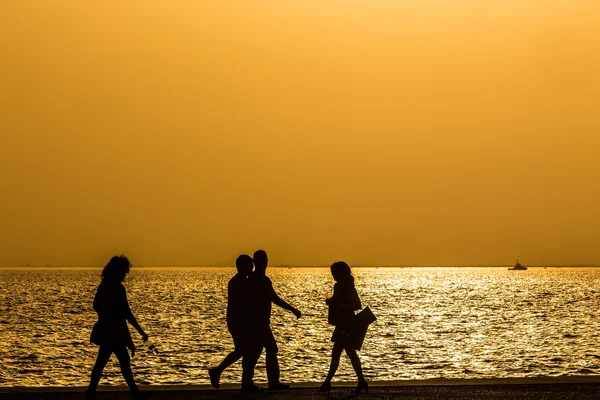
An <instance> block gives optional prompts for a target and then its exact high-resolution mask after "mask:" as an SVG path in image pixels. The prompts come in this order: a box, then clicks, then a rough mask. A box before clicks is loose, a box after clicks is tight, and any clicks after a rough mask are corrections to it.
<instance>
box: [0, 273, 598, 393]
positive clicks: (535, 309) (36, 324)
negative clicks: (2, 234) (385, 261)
mask: <svg viewBox="0 0 600 400" xmlns="http://www.w3.org/2000/svg"><path fill="white" fill-rule="evenodd" d="M99 272H100V270H99V269H14V268H13V269H9V268H4V269H0V386H21V385H31V386H45V385H85V384H87V381H88V376H89V372H90V370H91V367H92V364H93V362H94V359H95V355H96V351H97V347H96V346H94V345H93V344H91V343H89V334H90V329H91V327H92V325H93V324H94V322H95V320H96V314H95V313H94V312H93V310H92V307H91V305H92V299H93V296H94V293H95V289H96V287H97V285H98V283H99V276H98V275H99ZM233 273H234V269H233V268H223V269H216V268H182V269H167V268H134V269H133V270H132V272H131V274H130V275H129V277H128V278H127V281H126V282H125V284H126V287H127V290H128V296H129V300H130V303H131V306H132V309H133V311H134V313H135V314H136V316H137V318H138V320H139V321H140V323H141V324H142V326H143V327H144V328H145V329H146V331H147V332H148V334H149V335H150V336H151V338H152V339H154V340H156V341H157V342H158V348H159V350H160V351H159V353H158V354H153V353H152V352H150V351H147V350H145V349H144V348H142V347H143V345H142V342H141V340H140V338H139V336H137V333H136V332H135V331H134V330H133V329H131V330H132V335H133V336H134V340H136V339H137V340H136V343H137V345H138V346H139V347H140V349H139V351H138V354H136V357H135V359H134V360H133V366H134V373H135V375H136V378H137V380H138V381H139V382H140V383H144V384H182V383H208V379H207V373H206V369H207V368H208V367H209V366H213V365H216V364H218V363H219V362H220V361H221V359H222V358H223V357H224V356H225V355H226V354H227V352H228V351H230V350H231V349H232V343H231V339H230V337H229V336H228V334H227V330H226V326H225V306H226V294H227V293H226V291H227V289H226V287H227V282H228V280H229V278H230V277H231V276H232V275H233ZM354 273H355V276H356V282H357V289H358V292H359V294H360V295H361V298H362V300H363V304H364V305H369V306H371V308H372V309H373V312H374V313H375V314H376V315H377V316H378V318H379V319H378V321H377V322H376V323H375V324H374V325H372V327H371V329H370V331H369V333H368V336H367V339H366V341H365V345H364V347H363V351H362V352H361V353H360V356H361V359H362V362H363V367H364V370H365V374H366V376H367V378H368V379H372V380H375V379H377V380H391V379H425V378H459V377H468V378H474V377H509V376H510V377H521V376H557V375H574V374H598V373H600V336H599V333H598V332H599V328H600V322H599V320H598V318H597V314H598V309H599V308H600V296H599V294H598V288H599V284H600V269H595V268H589V269H575V268H573V269H553V268H548V269H530V270H528V271H524V272H522V271H507V270H506V269H505V268H435V269H432V268H410V269H409V268H404V269H402V268H380V269H374V268H373V269H367V268H365V269H355V271H354ZM268 274H269V276H270V277H271V279H272V280H273V283H274V286H275V289H276V290H277V291H278V293H279V294H280V296H281V297H283V298H284V299H287V300H288V301H289V302H290V303H292V304H293V305H295V306H296V307H298V308H299V309H300V310H301V311H302V312H303V314H304V316H303V317H302V318H301V319H300V320H296V319H295V318H294V317H293V315H291V314H290V313H287V312H284V311H283V310H281V309H279V308H277V307H275V308H274V313H273V318H272V325H273V330H274V332H275V336H276V338H277V339H278V342H279V348H280V364H281V367H282V379H283V380H284V381H288V382H306V381H320V380H322V379H323V377H324V376H325V374H326V372H327V368H328V363H329V352H330V350H331V342H330V341H329V340H330V337H331V332H332V327H331V326H329V325H327V317H326V316H327V312H326V311H327V310H326V306H325V303H324V299H325V296H326V294H327V292H328V291H330V290H331V288H332V285H333V282H332V280H331V278H330V274H329V271H328V270H327V269H325V268H323V269H314V268H306V269H277V268H270V269H269V270H268ZM259 366H260V370H259V371H258V373H257V379H258V380H259V381H264V380H265V379H266V378H265V370H264V359H263V360H261V361H260V362H259ZM240 373H241V371H240V366H239V364H236V365H234V366H233V367H232V368H231V369H230V370H228V371H226V372H225V374H224V375H223V382H239V377H240ZM105 374H106V376H105V378H104V379H103V381H102V382H103V383H109V384H116V383H118V384H122V383H123V380H122V377H121V376H120V374H119V370H118V367H117V363H116V361H114V362H111V363H109V365H108V366H107V368H106V370H105ZM337 379H339V380H353V379H354V375H353V372H352V369H351V366H350V363H349V361H348V360H347V358H345V356H344V357H343V358H342V364H341V366H340V370H339V372H338V375H337Z"/></svg>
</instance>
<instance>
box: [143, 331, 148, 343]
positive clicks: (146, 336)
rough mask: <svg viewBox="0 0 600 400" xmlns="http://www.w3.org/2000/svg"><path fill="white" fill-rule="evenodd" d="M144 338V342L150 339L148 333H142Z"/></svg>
mask: <svg viewBox="0 0 600 400" xmlns="http://www.w3.org/2000/svg"><path fill="white" fill-rule="evenodd" d="M142 340H143V341H144V342H147V341H148V335H146V333H142Z"/></svg>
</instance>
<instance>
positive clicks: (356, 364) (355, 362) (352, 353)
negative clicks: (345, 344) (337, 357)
mask: <svg viewBox="0 0 600 400" xmlns="http://www.w3.org/2000/svg"><path fill="white" fill-rule="evenodd" d="M345 350H346V354H348V357H350V361H351V362H352V368H354V372H355V373H356V377H357V378H358V381H359V382H365V376H364V375H363V371H362V365H361V364H360V358H359V357H358V353H357V352H356V350H354V349H350V348H347V349H345Z"/></svg>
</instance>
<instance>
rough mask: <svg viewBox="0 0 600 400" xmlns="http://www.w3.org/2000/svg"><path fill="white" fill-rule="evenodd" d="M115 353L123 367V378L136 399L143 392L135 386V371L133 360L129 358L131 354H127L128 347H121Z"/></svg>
mask: <svg viewBox="0 0 600 400" xmlns="http://www.w3.org/2000/svg"><path fill="white" fill-rule="evenodd" d="M113 351H114V353H115V355H116V356H117V358H118V359H119V365H120V366H121V374H123V378H125V382H127V386H129V390H131V393H133V395H134V397H136V396H137V395H139V394H140V393H141V392H140V389H139V388H138V387H137V385H136V384H135V380H134V379H133V371H131V360H130V358H129V353H128V352H127V347H125V346H119V347H117V348H115V349H114V350H113Z"/></svg>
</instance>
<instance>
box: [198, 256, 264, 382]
mask: <svg viewBox="0 0 600 400" xmlns="http://www.w3.org/2000/svg"><path fill="white" fill-rule="evenodd" d="M235 266H236V268H237V274H235V275H234V277H233V278H231V280H230V281H229V284H228V285H227V329H228V330H229V333H230V334H231V337H232V338H233V346H234V350H233V351H232V352H231V353H229V354H228V355H227V356H226V357H225V359H224V360H223V361H222V362H221V364H219V366H217V367H214V368H210V369H209V370H208V374H209V376H210V383H211V384H212V385H213V386H214V387H215V389H218V388H219V386H220V385H219V381H220V379H221V374H222V373H223V371H224V370H225V369H226V368H227V367H229V366H230V365H231V364H233V363H235V362H236V361H237V360H239V359H240V358H242V355H243V352H242V347H243V338H242V326H241V324H242V321H241V319H242V313H243V304H244V302H245V301H246V290H247V283H248V282H247V279H246V278H248V276H249V275H250V273H252V267H253V265H252V257H250V256H249V255H247V254H242V255H240V256H239V257H238V258H237V259H236V260H235Z"/></svg>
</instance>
